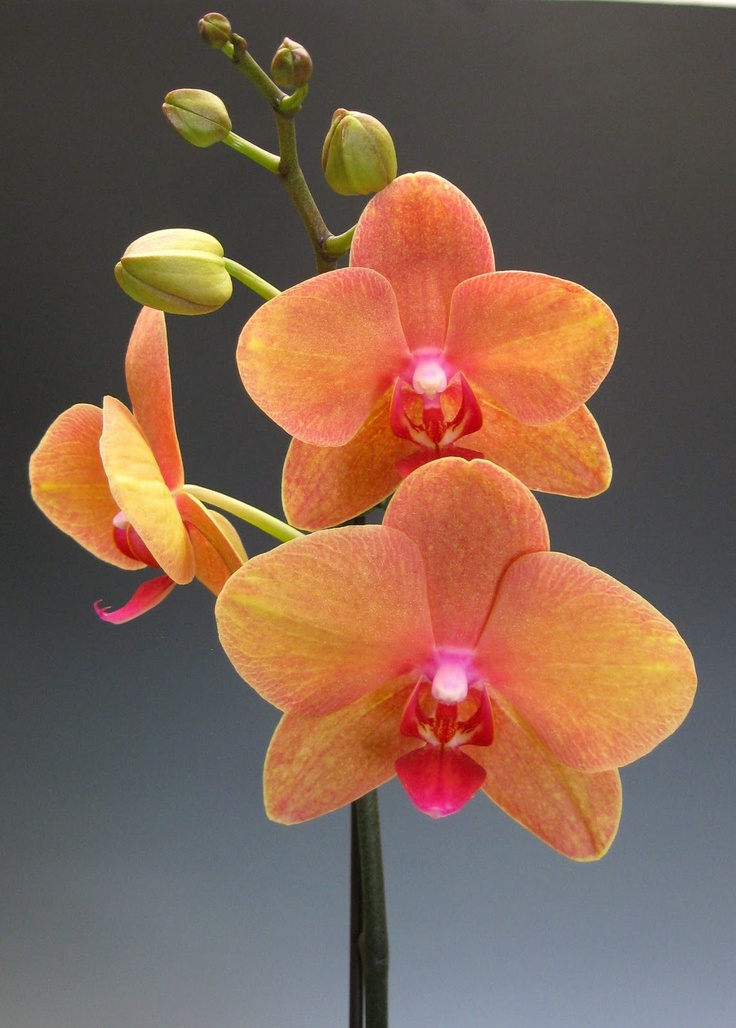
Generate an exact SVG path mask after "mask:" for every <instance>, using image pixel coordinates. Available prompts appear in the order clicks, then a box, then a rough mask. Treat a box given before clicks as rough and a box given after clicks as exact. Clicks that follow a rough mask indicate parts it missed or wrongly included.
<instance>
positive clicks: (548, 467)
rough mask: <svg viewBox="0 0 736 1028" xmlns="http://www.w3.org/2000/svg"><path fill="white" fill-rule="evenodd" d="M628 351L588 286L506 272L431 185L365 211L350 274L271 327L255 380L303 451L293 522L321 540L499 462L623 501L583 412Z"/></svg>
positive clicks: (263, 336)
mask: <svg viewBox="0 0 736 1028" xmlns="http://www.w3.org/2000/svg"><path fill="white" fill-rule="evenodd" d="M617 336H618V329H617V324H616V321H615V318H614V317H613V314H612V313H611V311H610V310H609V308H608V307H607V306H606V304H605V303H603V301H602V300H600V299H598V297H596V296H594V295H593V294H592V293H590V292H588V290H586V289H584V288H583V287H582V286H579V285H576V284H574V283H572V282H567V281H564V280H562V279H558V278H552V277H550V276H549V275H542V274H535V273H533V272H521V271H501V272H497V271H495V265H494V258H493V250H492V247H491V241H490V238H489V236H488V232H487V230H486V227H485V225H484V224H483V221H482V220H481V217H480V215H479V214H478V212H477V210H476V209H475V207H473V205H472V204H471V203H470V201H469V200H468V199H467V197H465V196H464V195H463V193H461V192H460V191H459V190H458V189H456V188H455V187H454V186H453V185H451V184H450V183H449V182H447V181H445V180H444V179H442V178H439V177H438V176H437V175H433V174H430V173H428V172H420V173H417V174H412V175H403V176H401V177H399V178H397V179H396V180H395V181H394V182H393V183H392V184H391V185H390V186H388V187H387V188H386V189H384V190H383V191H382V192H381V193H379V194H378V195H377V196H376V197H374V199H373V200H371V202H370V203H369V204H368V206H367V207H366V208H365V210H364V212H363V214H362V216H361V218H360V220H359V222H358V225H357V228H356V232H355V237H354V241H353V246H352V250H351V255H350V267H349V268H344V269H341V270H338V271H332V272H328V273H327V274H325V275H319V276H317V277H315V278H312V279H309V280H307V281H306V282H302V283H300V284H299V285H297V286H294V287H293V288H291V289H288V290H286V291H285V292H283V293H282V294H281V295H280V296H278V297H276V298H275V299H273V300H270V301H269V302H268V303H266V304H264V306H263V307H261V308H260V309H259V310H258V311H256V313H255V314H254V315H253V317H252V318H251V319H250V320H249V321H248V323H247V324H246V325H245V327H244V329H243V331H242V333H241V336H240V342H239V346H238V365H239V369H240V374H241V378H242V380H243V383H244V385H245V388H246V389H247V390H248V392H249V393H250V395H251V396H252V397H253V399H254V400H255V402H256V403H257V404H259V406H261V407H262V409H263V410H264V411H265V412H266V413H267V414H268V415H269V417H271V418H273V420H274V421H276V422H277V423H278V424H279V425H281V427H282V428H284V429H286V431H287V432H289V433H290V434H291V435H292V436H294V441H293V443H292V445H291V448H290V450H289V454H288V456H287V460H286V465H285V468H284V478H283V500H284V509H285V511H286V514H287V517H288V518H289V520H290V521H291V522H292V524H295V525H297V526H298V527H300V528H305V529H312V530H314V529H319V528H326V527H329V526H331V525H336V524H339V523H340V522H342V521H346V520H348V519H350V518H352V517H354V516H355V515H356V514H359V513H361V512H363V511H365V510H367V509H369V508H370V507H372V506H373V505H374V504H376V503H378V502H379V501H380V500H382V499H383V498H385V497H386V496H387V495H389V494H390V493H391V492H393V490H394V489H395V488H396V487H397V485H398V484H399V482H400V481H401V479H402V477H405V476H406V475H407V474H409V473H410V472H411V471H412V470H414V469H415V468H417V467H419V466H421V465H422V464H424V463H426V462H427V461H431V460H434V459H435V458H438V457H444V456H461V457H464V458H466V459H471V458H474V457H486V458H487V459H489V460H492V461H494V462H495V463H497V464H500V465H502V466H503V467H505V468H506V469H507V470H509V471H511V472H512V473H513V474H514V475H515V476H516V477H517V478H519V479H520V480H521V481H522V482H524V483H525V484H526V485H527V486H529V487H530V488H533V489H539V490H542V491H545V492H555V493H562V494H565V495H569V496H592V495H595V494H596V493H599V492H601V491H602V490H604V489H606V488H607V487H608V484H609V482H610V476H611V465H610V460H609V457H608V452H607V450H606V447H605V443H604V442H603V439H602V437H601V434H600V431H599V430H598V426H597V425H596V423H595V421H594V419H593V418H592V416H591V415H590V413H589V411H588V409H587V408H586V407H585V406H584V404H585V401H586V400H587V399H588V398H589V397H590V396H591V395H592V393H593V392H594V391H595V390H596V389H597V388H598V386H599V384H600V383H601V381H602V379H603V378H604V376H605V375H606V373H607V372H608V370H609V368H610V366H611V362H612V360H613V357H614V353H615V349H616V343H617Z"/></svg>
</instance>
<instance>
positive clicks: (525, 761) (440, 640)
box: [216, 457, 695, 860]
mask: <svg viewBox="0 0 736 1028" xmlns="http://www.w3.org/2000/svg"><path fill="white" fill-rule="evenodd" d="M216 615H217V621H218V627H219V632H220V639H221V642H222V644H223V646H224V648H225V652H226V653H227V655H228V656H229V658H230V660H231V661H232V663H233V664H234V666H235V668H236V670H237V671H238V672H239V673H240V674H241V675H242V677H243V678H244V679H245V680H246V681H247V682H249V683H250V684H251V685H252V686H253V688H254V689H256V691H257V692H259V693H260V694H261V695H262V696H263V697H264V698H265V699H266V700H268V701H269V702H270V703H273V704H274V705H275V706H277V707H278V708H280V709H281V710H282V711H284V716H283V718H282V720H281V722H280V724H279V726H278V728H277V729H276V733H275V735H274V737H273V739H272V741H271V745H270V748H269V751H268V756H267V758H266V766H265V773H264V784H265V801H266V809H267V812H268V814H269V816H270V817H271V818H272V819H273V820H275V821H279V822H282V823H286V824H292V823H295V822H301V821H305V820H308V819H310V818H314V817H318V816H320V815H322V814H326V813H328V812H329V811H332V810H335V809H336V808H338V807H341V806H343V805H344V804H347V803H350V802H351V801H353V800H355V799H357V798H358V797H360V796H362V795H364V794H365V793H367V792H368V791H369V790H371V789H374V788H376V787H378V786H379V785H381V784H382V783H383V782H385V781H387V780H388V779H390V778H391V777H392V776H393V775H394V774H398V776H399V779H400V780H401V782H402V784H403V785H404V787H405V789H406V791H407V793H408V794H409V796H410V798H411V800H412V802H413V803H414V804H415V805H416V806H417V807H418V808H419V810H421V811H424V812H426V813H427V814H429V815H431V816H433V817H439V816H442V815H446V814H451V813H454V812H455V811H457V810H458V809H459V808H461V807H462V806H463V804H465V803H466V802H467V801H468V800H469V799H470V798H471V797H472V796H473V795H474V794H475V793H476V792H477V791H478V790H479V789H480V790H482V791H483V792H485V793H486V795H487V796H489V797H490V798H491V799H492V800H494V801H495V802H496V803H497V804H498V805H499V806H500V807H501V808H502V809H504V810H505V811H506V812H507V813H509V814H510V815H511V816H512V817H513V818H515V819H516V820H517V821H519V822H520V823H521V824H522V825H524V826H525V827H526V828H528V829H529V830H530V831H531V832H533V833H535V834H536V835H537V836H539V838H541V839H542V840H544V841H545V842H546V843H548V844H549V845H550V846H552V847H554V848H555V849H556V850H558V851H559V852H561V853H563V854H565V855H567V856H568V857H572V858H574V859H577V860H592V859H596V858H598V857H600V856H602V855H603V853H605V851H606V850H607V848H608V847H609V845H610V843H611V841H612V839H613V837H614V835H615V833H616V830H617V826H618V822H619V816H620V811H621V790H620V781H619V776H618V771H617V768H618V767H620V766H622V765H624V764H628V763H629V762H630V761H632V760H636V759H637V758H638V757H641V756H642V755H643V754H645V753H647V752H649V751H650V750H651V749H652V748H653V747H654V746H656V745H657V744H658V743H659V742H661V741H662V740H663V739H664V738H666V737H667V736H668V735H669V734H670V733H671V732H672V731H674V729H675V728H677V726H678V725H679V724H680V723H681V721H682V720H683V718H684V717H685V715H686V713H687V711H688V709H689V708H690V705H691V703H692V698H693V694H694V690H695V673H694V668H693V662H692V658H691V656H690V653H689V651H688V649H687V647H686V646H685V644H684V642H683V641H682V639H681V638H680V636H679V635H678V633H677V631H676V629H675V628H674V626H673V625H672V624H671V623H670V622H669V621H667V619H666V618H664V617H663V616H662V614H660V613H658V612H657V611H656V610H655V609H654V608H653V607H651V606H650V605H649V604H648V603H647V602H646V601H645V600H643V599H642V598H641V597H640V596H637V595H636V594H635V593H633V592H631V590H629V589H627V588H626V587H625V586H623V585H621V584H620V583H619V582H616V581H614V580H613V579H612V578H610V577H609V576H608V575H606V574H604V573H603V572H602V571H598V570H596V569H594V568H591V567H589V566H588V565H587V564H584V563H583V562H582V561H580V560H576V559H575V558H573V557H569V556H566V555H564V554H560V553H552V552H550V550H549V544H548V535H547V528H546V524H545V521H544V517H543V515H542V512H541V509H540V507H539V505H538V504H537V502H536V500H535V499H534V497H533V496H532V494H531V493H530V492H529V490H528V489H527V488H526V487H525V486H524V485H523V484H522V483H520V482H519V481H518V480H517V479H515V478H514V477H513V476H512V475H510V474H509V473H508V472H505V471H504V470H502V469H501V468H499V467H497V466H496V465H494V464H491V463H490V462H488V461H482V460H475V461H471V462H468V461H465V460H464V459H460V458H452V457H450V458H447V459H446V460H441V461H435V462H432V463H430V464H427V465H425V466H423V467H421V468H419V469H418V470H417V471H415V472H414V473H413V474H412V475H411V476H410V477H409V478H408V479H407V480H406V481H405V482H404V483H403V484H402V485H401V486H400V487H399V489H398V491H397V492H396V495H395V496H394V498H393V500H392V501H391V503H390V505H389V508H388V511H387V513H386V517H385V520H384V523H383V525H381V526H350V527H346V528H337V529H334V530H333V531H327V532H318V533H315V534H314V535H310V536H306V537H303V538H300V539H296V540H294V541H293V542H288V543H286V544H285V545H283V546H280V547H279V548H278V549H276V550H273V551H271V552H269V553H266V554H263V555H261V556H257V557H255V558H253V559H252V560H251V561H249V562H248V564H246V565H245V566H244V567H243V568H242V569H241V570H240V571H238V572H236V574H234V575H233V576H232V578H230V579H229V581H228V582H227V583H226V585H225V587H224V589H223V591H222V593H221V594H220V596H219V598H218V601H217V604H216Z"/></svg>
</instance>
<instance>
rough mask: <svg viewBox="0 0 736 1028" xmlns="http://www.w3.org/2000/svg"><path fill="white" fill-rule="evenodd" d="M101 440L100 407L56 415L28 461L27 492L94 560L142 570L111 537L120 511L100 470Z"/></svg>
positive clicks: (78, 408)
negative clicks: (98, 559) (28, 488)
mask: <svg viewBox="0 0 736 1028" xmlns="http://www.w3.org/2000/svg"><path fill="white" fill-rule="evenodd" d="M101 435H102V411H101V410H100V408H99V407H93V406H92V405H91V404H88V403H78V404H76V405H75V406H74V407H70V408H69V410H66V411H64V413H63V414H60V415H59V417H58V418H57V419H56V421H54V423H53V424H52V425H51V427H50V428H49V429H48V431H47V432H46V434H45V435H44V437H43V439H42V440H41V442H40V443H39V444H38V446H37V447H36V450H35V452H34V453H33V456H32V457H31V463H30V480H31V493H32V495H33V499H34V500H35V501H36V503H37V504H38V506H39V507H40V508H41V510H42V511H43V512H44V514H45V515H46V517H47V518H48V519H49V520H50V521H52V522H53V523H54V524H55V525H56V527H57V528H60V529H61V531H62V532H66V533H67V535H70V536H71V537H72V538H73V539H76V541H77V542H78V543H79V544H80V545H81V546H84V548H85V549H87V550H89V551H90V553H93V554H94V555H95V557H99V558H100V559H101V560H105V561H107V562H108V563H109V564H114V565H116V567H119V568H124V569H126V570H130V569H133V568H142V567H143V566H144V565H143V564H142V563H141V561H138V560H134V559H133V558H131V557H128V556H126V554H124V553H122V552H121V551H120V550H119V549H118V546H117V544H116V543H115V540H114V538H113V524H112V519H113V518H114V517H115V515H116V514H117V513H118V511H119V509H120V508H119V506H118V504H117V503H116V502H115V500H114V499H113V496H112V493H111V492H110V486H109V485H108V482H107V474H106V473H105V469H104V467H103V466H102V460H101V458H100V436H101Z"/></svg>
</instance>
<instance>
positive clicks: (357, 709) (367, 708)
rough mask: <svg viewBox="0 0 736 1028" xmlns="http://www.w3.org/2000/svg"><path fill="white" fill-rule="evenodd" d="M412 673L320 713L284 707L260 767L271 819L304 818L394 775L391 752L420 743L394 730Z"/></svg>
mask: <svg viewBox="0 0 736 1028" xmlns="http://www.w3.org/2000/svg"><path fill="white" fill-rule="evenodd" d="M415 677H416V676H409V677H406V676H404V677H402V678H399V679H396V680H393V681H390V682H386V683H385V684H383V685H381V686H380V687H379V688H377V689H374V690H372V691H371V692H370V693H368V694H367V695H366V696H363V697H361V698H360V699H359V700H356V701H355V702H354V703H351V704H350V705H349V706H347V707H343V708H341V709H340V710H337V711H335V712H334V713H332V714H328V715H326V716H324V717H305V716H304V715H301V714H286V715H285V716H284V717H283V718H282V719H281V721H280V723H279V726H278V728H277V729H276V732H275V733H274V736H273V739H272V740H271V745H270V746H269V750H268V754H267V756H266V766H265V769H264V774H263V783H264V796H265V803H266V813H267V814H268V816H269V817H270V818H271V820H272V821H278V822H280V823H281V824H297V823H299V822H301V821H309V820H310V819H311V818H314V817H320V816H321V815H322V814H329V813H330V811H332V810H337V809H338V808H339V807H343V806H345V804H347V803H352V801H353V800H356V799H358V798H359V797H360V796H364V795H365V794H366V793H367V792H370V790H371V789H377V788H378V786H379V785H382V784H383V783H384V782H386V781H388V780H389V779H390V778H393V776H394V774H395V771H394V762H395V761H396V759H397V758H398V757H400V756H402V754H404V753H408V751H409V750H412V749H415V748H416V747H417V746H419V745H422V743H421V742H420V740H418V739H409V738H407V737H406V736H403V735H401V734H400V733H399V724H400V721H401V714H402V711H403V709H404V706H405V705H406V701H407V699H408V696H409V693H410V691H411V689H412V688H413V686H414V684H415Z"/></svg>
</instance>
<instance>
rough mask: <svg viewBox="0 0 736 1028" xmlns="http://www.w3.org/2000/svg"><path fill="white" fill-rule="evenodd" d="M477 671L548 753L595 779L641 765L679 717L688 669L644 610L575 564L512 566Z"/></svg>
mask: <svg viewBox="0 0 736 1028" xmlns="http://www.w3.org/2000/svg"><path fill="white" fill-rule="evenodd" d="M476 661H477V664H478V666H479V668H481V669H482V670H483V672H484V673H485V675H486V677H487V679H488V681H489V683H490V686H491V688H492V689H495V690H496V691H497V692H498V693H499V694H500V695H501V696H503V697H505V698H506V700H507V701H508V702H509V703H511V704H512V705H513V707H514V709H515V710H516V712H517V713H518V715H519V716H520V718H522V719H523V720H524V721H526V722H528V723H529V725H530V726H531V727H532V729H533V730H534V732H536V734H537V735H538V736H539V738H540V739H541V741H542V742H543V743H544V744H545V745H546V746H547V747H548V748H549V750H550V751H551V752H552V753H553V754H554V756H555V757H557V758H558V759H559V760H561V761H562V762H563V763H564V764H568V765H569V766H570V767H574V768H577V769H578V770H580V771H601V770H605V769H607V768H613V767H620V766H622V765H624V764H628V763H629V762H630V761H632V760H636V759H637V758H638V757H641V756H643V755H644V754H645V753H648V752H649V751H650V750H651V749H653V748H654V747H655V746H656V745H657V744H658V743H660V742H661V741H662V740H663V739H665V738H666V737H667V736H668V735H670V734H671V733H672V732H673V731H674V730H675V729H676V728H677V727H678V725H679V724H680V723H681V722H682V720H683V718H684V717H685V715H686V714H687V712H688V710H689V709H690V706H691V704H692V700H693V694H694V692H695V669H694V667H693V661H692V657H691V655H690V652H689V650H688V648H687V646H686V645H685V643H684V642H683V641H682V639H681V638H680V636H679V634H678V632H677V630H676V629H675V627H674V625H672V624H671V623H670V622H669V621H668V620H667V619H666V618H665V617H663V615H662V614H660V613H659V611H657V610H655V609H654V607H652V606H651V605H650V604H649V603H647V601H646V600H644V599H642V597H641V596H638V595H637V594H636V593H634V592H632V591H631V590H630V589H627V588H626V586H624V585H622V584H621V583H620V582H617V581H616V580H615V579H613V578H610V577H609V576H608V575H606V574H604V573H603V572H602V571H598V570H597V569H596V568H591V567H589V566H588V565H587V564H585V563H584V562H583V561H581V560H577V559H576V558H575V557H568V556H566V555H565V554H561V553H535V554H529V555H527V556H523V557H519V559H518V560H517V561H515V562H514V563H513V564H512V565H511V567H510V568H509V569H508V571H507V572H506V574H505V575H504V577H503V579H502V581H501V585H500V587H499V590H498V597H497V599H496V603H495V605H494V608H493V612H492V614H491V617H490V618H489V621H488V625H487V626H486V629H485V631H484V632H483V635H482V637H481V639H480V640H479V642H478V645H477V647H476Z"/></svg>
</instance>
